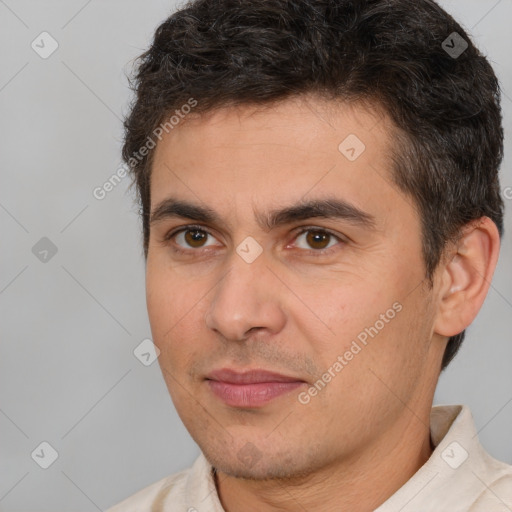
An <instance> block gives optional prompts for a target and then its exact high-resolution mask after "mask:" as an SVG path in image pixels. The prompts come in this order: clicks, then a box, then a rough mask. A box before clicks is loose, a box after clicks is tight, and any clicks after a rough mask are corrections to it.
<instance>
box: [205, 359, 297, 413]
mask: <svg viewBox="0 0 512 512" xmlns="http://www.w3.org/2000/svg"><path fill="white" fill-rule="evenodd" d="M206 382H207V383H208V385H209V387H210V389H211V391H212V392H213V394H214V395H215V396H217V397H218V398H220V399H221V400H222V401H223V402H224V403H225V404H227V405H230V406H232V407H245V408H253V407H260V406H262V405H265V404H267V403H268V402H270V401H272V400H274V399H275V398H277V397H279V396H282V395H284V394H286V393H289V392H291V391H293V390H294V389H297V388H298V387H300V386H302V385H304V384H305V382H304V381H303V380H302V379H299V378H297V377H293V376H289V375H283V374H280V373H276V372H269V371H267V370H262V369H256V370H248V371H236V370H232V369H230V368H223V369H221V370H215V371H213V372H211V373H210V374H209V375H208V376H207V377H206Z"/></svg>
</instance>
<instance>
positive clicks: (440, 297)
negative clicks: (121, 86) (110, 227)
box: [110, 0, 512, 512]
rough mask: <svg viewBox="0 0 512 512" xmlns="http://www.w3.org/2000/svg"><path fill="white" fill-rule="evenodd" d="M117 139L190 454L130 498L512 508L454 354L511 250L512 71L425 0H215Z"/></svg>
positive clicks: (156, 46)
mask: <svg viewBox="0 0 512 512" xmlns="http://www.w3.org/2000/svg"><path fill="white" fill-rule="evenodd" d="M134 85H135V90H136V93H137V97H136V102H135V103H134V105H133V108H132V111H131V113H130V115H129V117H128V118H127V120H126V123H125V128H126V139H125V145H124V148H123V156H124V159H125V161H126V162H127V163H128V164H129V165H130V167H131V170H132V172H133V176H134V183H135V184H136V186H137V190H138V193H139V198H140V202H141V213H142V224H143V234H144V250H145V256H146V258H147V262H146V263H147V267H146V268H147V273H146V281H147V305H148V312H149V318H150V323H151V328H152V335H153V340H154V343H155V345H156V346H157V347H158V349H159V351H160V355H159V363H160V366H161V370H162V374H163V377H164V379H165V382H166V384H167V387H168V390H169V393H170V394H171V397H172V400H173V402H174V405H175V407H176V409H177V411H178V413H179V415H180V417H181V419H182V421H183V423H184V424H185V426H186V428H187V429H188V431H189V432H190V434H191V436H192V437H193V439H194V440H195V441H196V442H197V444H198V445H199V447H200V448H201V451H202V453H201V456H200V457H199V458H198V459H197V461H196V462H195V464H194V465H193V467H192V468H190V469H188V470H185V471H183V472H181V473H179V474H177V475H172V476H170V477H168V478H165V479H163V480H161V481H160V482H157V483H155V484H154V485H152V486H150V487H148V488H146V489H144V490H142V491H140V492H138V493H137V494H135V495H134V496H132V497H131V498H129V499H127V500H126V501H124V502H123V503H121V504H119V505H117V506H115V507H113V508H112V509H110V511H111V512H121V511H122V512H125V511H133V512H135V511H143V510H144V511H146V510H147V511H149V510H151V511H155V512H156V511H159V512H160V511H166V512H170V511H189V512H194V511H197V512H203V511H208V512H210V511H215V512H217V511H218V512H220V511H227V512H253V511H254V512H267V511H278V510H279V511H297V510H301V511H308V512H315V511H322V512H327V511H345V510H346V511H355V512H366V511H372V510H377V511H379V512H398V511H402V512H407V511H414V512H419V511H421V512H427V511H432V512H433V511H435V512H439V511H446V512H448V511H449V512H455V511H460V512H462V511H472V512H476V511H481V512H498V511H507V510H512V467H511V466H508V465H506V464H504V463H502V462H499V461H497V460H495V459H492V458H491V457H490V456H489V455H488V454H486V453H485V452H484V450H483V449H482V447H481V446H480V444H479V443H478V440H477V437H476V431H475V427H474V425H473V421H472V418H471V414H470V412H469V410H468V409H467V408H466V407H463V406H444V407H435V408H433V409H432V402H433V396H434V391H435V388H436V384H437V380H438V378H439V374H440V372H441V371H442V369H444V368H445V367H446V366H447V365H448V363H449V362H450V360H451V359H452V358H453V357H454V355H455V353H456V352H457V350H458V348H459V346H460V344H461V342H462V340H463V337H464V329H465V328H466V327H467V326H468V325H470V324H471V322H472V321H473V319H474V318H475V316H476V314H477V312H478V310H479V309H480V307H481V306H482V303H483V301H484V299H485V296H486V294H487V292H488V289H489V286H490V282H491V279H492V275H493V271H494V269H495V266H496V262H497V259H498V253H499V245H500V235H501V233H502V215H503V204H502V201H501V199H500V195H499V184H498V174H497V173H498V168H499V165H500V162H501V158H502V144H503V140H502V139H503V135H502V128H501V115H500V106H499V86H498V83H497V80H496V77H495V75H494V73H493V71H492V68H491V67H490V65H489V63H488V62H487V60H486V59H485V58H484V57H483V56H482V55H481V54H480V53H479V52H478V50H477V49H476V48H475V47H474V46H473V44H472V43H471V41H470V39H469V36H468V35H467V34H466V33H465V32H464V30H463V29H462V28H461V27H460V25H458V24H457V23H456V22H455V21H454V20H453V19H452V18H451V17H450V16H449V15H448V14H447V13H446V12H444V11H443V10H442V9H441V8H440V7H439V6H438V5H437V4H436V3H434V2H433V1H431V0H360V1H357V2H354V1H348V0H332V1H328V0H325V1H313V0H296V1H285V0H273V1H269V0H257V1H251V2H240V1H234V0H198V1H195V2H192V3H190V4H188V5H187V6H186V7H184V8H183V9H181V10H180V11H178V12H177V13H175V14H173V15H172V16H171V17H170V18H169V19H168V20H167V21H165V22H164V23H163V24H162V25H161V26H160V27H159V28H158V29H157V31H156V34H155V39H154V41H153V44H152V46H151V48H150V49H149V50H148V51H147V52H146V53H144V54H143V55H142V57H141V60H140V63H139V67H138V72H137V75H136V77H135V82H134Z"/></svg>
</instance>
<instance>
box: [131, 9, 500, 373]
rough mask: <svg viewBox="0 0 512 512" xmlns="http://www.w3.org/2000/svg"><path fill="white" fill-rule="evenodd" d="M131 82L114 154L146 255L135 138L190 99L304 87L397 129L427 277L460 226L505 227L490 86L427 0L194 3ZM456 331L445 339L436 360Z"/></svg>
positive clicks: (144, 159)
mask: <svg viewBox="0 0 512 512" xmlns="http://www.w3.org/2000/svg"><path fill="white" fill-rule="evenodd" d="M454 32H455V33H456V34H453V33H454ZM466 45H467V47H466ZM459 53H460V55H459ZM130 84H131V87H132V89H133V90H134V91H135V93H136V95H135V99H134V102H133V103H132V105H131V112H130V114H129V115H128V116H127V118H126V120H125V123H124V127H125V140H124V147H123V153H122V154H123V158H124V160H125V162H126V163H127V164H128V165H129V167H130V170H131V173H132V177H133V184H136V186H137V193H138V199H139V202H140V207H141V209H140V213H141V217H142V227H143V239H144V254H145V256H146V257H147V249H148V243H149V215H150V176H151V162H152V155H153V153H154V152H153V151H146V152H145V153H147V154H145V155H144V156H141V152H140V149H141V148H143V147H144V146H146V148H148V147H150V146H149V144H148V143H149V141H150V140H152V134H153V135H155V134H156V133H158V131H157V130H158V126H159V125H161V124H162V123H165V122H166V119H168V116H169V115H172V114H173V113H174V112H176V113H179V112H178V111H176V109H179V108H180V107H182V106H183V105H185V104H187V103H188V104H191V99H192V100H193V101H194V102H195V107H194V111H195V112H197V113H201V112H207V111H210V110H212V109H215V108H222V107H226V106H235V105H240V104H265V103H271V102H274V101H279V100H283V99H286V98H288V97H290V96H297V95H303V94H308V93H313V94H316V95H317V96H321V97H323V98H327V99H333V100H340V99H341V100H354V101H355V100H361V101H363V102H369V103H372V104H375V105H378V106H379V107H380V108H382V109H383V110H384V112H386V113H387V114H388V115H389V116H390V118H391V119H392V120H393V122H394V124H395V125H396V127H397V132H396V142H397V144H396V148H394V150H393V161H394V169H393V180H394V182H395V184H396V185H397V186H398V188H399V189H400V190H402V191H403V192H404V193H405V194H407V195H409V196H410V197H411V198H412V199H413V202H414V204H415V205H416V207H417V208H418V211H419V213H420V216H421V221H422V237H423V239H422V248H423V256H424V260H425V266H426V277H427V278H428V280H429V281H430V283H432V276H433V273H434V271H435V269H436V267H437V265H438V264H439V262H440V258H441V255H442V253H443V249H444V248H445V245H446V243H447V242H448V241H450V240H453V239H455V238H456V236H457V234H458V233H460V228H461V227H462V226H464V225H465V224H466V223H468V222H469V221H471V220H474V219H478V218H480V217H482V216H487V217H490V218H491V219H492V220H493V221H494V222H495V224H496V226H497V228H498V231H499V233H500V236H501V235H502V234H503V201H502V199H501V196H500V189H499V182H498V168H499V166H500V163H501V160H502V156H503V129H502V126H501V108H500V89H499V84H498V81H497V78H496V76H495V74H494V72H493V70H492V67H491V66H490V64H489V62H488V61H487V60H486V58H485V57H484V56H482V54H481V53H480V52H479V51H478V50H477V48H475V46H474V45H473V44H472V42H471V40H470V39H469V36H468V35H467V34H466V32H465V31H464V30H463V29H462V27H461V26H460V25H459V24H458V23H457V22H456V21H455V20H454V19H453V18H452V17H451V16H450V15H448V14H447V13H446V12H445V11H444V10H443V9H442V8H441V7H440V6H439V5H437V4H436V3H435V2H434V1H432V0H358V1H353V0H251V1H245V0H197V1H191V2H189V3H188V4H186V5H185V6H184V7H183V8H182V9H180V10H179V11H177V12H176V13H174V14H173V15H172V16H170V17H169V18H168V19H167V20H166V21H165V22H164V23H162V24H161V25H160V26H159V27H158V29H157V30H156V33H155V36H154V40H153V43H152V45H151V47H150V48H149V50H147V51H146V52H145V53H143V54H142V55H141V56H140V57H139V59H138V61H137V70H136V73H135V74H134V76H133V78H132V79H131V82H130ZM181 117H182V116H181ZM166 126H167V129H166V131H168V129H169V127H170V128H172V126H171V125H170V124H169V122H168V121H167V125H166ZM155 130H156V131H155ZM159 138H160V137H159ZM154 145H155V143H154V141H153V146H151V147H154ZM464 334H465V332H464V331H463V332H461V333H459V334H457V335H456V336H452V337H451V338H450V340H449V342H448V345H447V348H446V351H445V353H444V357H443V362H442V369H444V368H445V367H446V366H447V364H448V363H449V362H450V361H451V360H452V358H453V357H454V356H455V354H456V353H457V351H458V349H459V346H460V344H461V343H462V341H463V339H464Z"/></svg>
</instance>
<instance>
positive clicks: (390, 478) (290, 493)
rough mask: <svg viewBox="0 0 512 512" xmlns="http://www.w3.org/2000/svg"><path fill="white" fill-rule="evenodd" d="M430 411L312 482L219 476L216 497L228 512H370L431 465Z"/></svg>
mask: <svg viewBox="0 0 512 512" xmlns="http://www.w3.org/2000/svg"><path fill="white" fill-rule="evenodd" d="M429 420H430V410H429V411H428V414H423V415H422V418H420V417H418V416H415V415H414V414H412V413H411V412H410V411H409V410H404V415H403V420H402V421H401V422H399V424H395V425H394V426H393V428H392V429H391V430H389V431H388V432H385V433H384V434H383V435H382V436H380V437H379V438H378V439H376V440H375V441H374V442H373V443H372V444H371V445H369V446H365V447H364V448H362V449H361V450H359V451H357V452H354V453H353V454H352V455H351V456H350V457H345V458H343V459H340V460H337V461H336V463H335V464H331V465H330V466H329V467H324V468H322V469H321V470H320V471H317V472H315V473H313V474H310V475H308V476H302V477H297V478H293V479H286V480H284V479H280V480H263V481H262V480H243V479H239V478H235V477H231V476H229V475H227V474H225V473H222V472H218V473H217V474H216V475H215V479H216V486H217V492H218V494H219V498H220V501H221V503H222V506H223V508H224V510H225V511H226V512H238V511H240V510H243V511H244V512H276V511H279V512H285V511H296V510H297V509H301V510H303V509H305V510H308V512H316V511H318V512H320V511H322V512H330V511H337V512H339V511H345V510H347V511H351V512H370V511H373V510H375V508H377V507H378V506H379V505H381V504H382V503H384V502H385V501H386V500H387V499H388V498H389V497H390V496H392V495H393V494H394V493H395V492H396V491H397V490H398V489H400V487H402V486H403V485H404V484H405V483H406V482H407V481H408V480H409V479H410V478H411V477H412V476H413V475H414V474H415V473H416V472H417V471H418V469H419V468H420V467H421V466H422V465H423V464H424V463H425V462H426V461H427V460H428V458H429V457H430V455H431V454H432V451H433V446H432V443H431V439H430V429H429V427H428V425H429Z"/></svg>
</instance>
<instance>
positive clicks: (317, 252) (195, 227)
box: [163, 224, 346, 256]
mask: <svg viewBox="0 0 512 512" xmlns="http://www.w3.org/2000/svg"><path fill="white" fill-rule="evenodd" d="M194 230H197V231H201V232H203V233H206V234H208V235H210V236H212V237H213V234H212V233H210V232H209V231H208V230H207V229H205V227H204V226H201V225H200V224H189V225H187V226H182V227H180V228H179V229H176V230H174V231H170V232H169V233H167V234H166V235H165V236H164V238H163V242H169V241H170V240H171V239H172V238H174V237H175V236H176V235H179V234H180V233H182V232H183V231H194ZM308 231H316V232H318V233H322V234H327V235H330V236H332V237H334V238H336V239H337V240H338V241H339V242H342V243H346V240H344V239H343V238H342V237H340V236H339V235H336V234H334V233H333V232H332V231H330V230H328V229H325V228H322V227H319V226H304V227H302V228H301V230H300V231H299V232H298V233H297V234H296V235H295V237H294V240H295V239H297V238H298V237H299V236H300V235H302V234H303V233H307V232H308ZM214 238H215V237H214ZM172 250H173V251H174V252H175V253H178V254H191V253H193V252H197V250H196V249H189V250H186V249H182V248H181V247H180V246H173V247H172ZM302 250H305V249H302ZM335 250H336V248H335V247H334V246H333V247H329V248H328V249H310V251H309V252H310V253H311V254H312V255H314V256H325V255H328V254H331V253H332V252H334V251H335Z"/></svg>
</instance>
